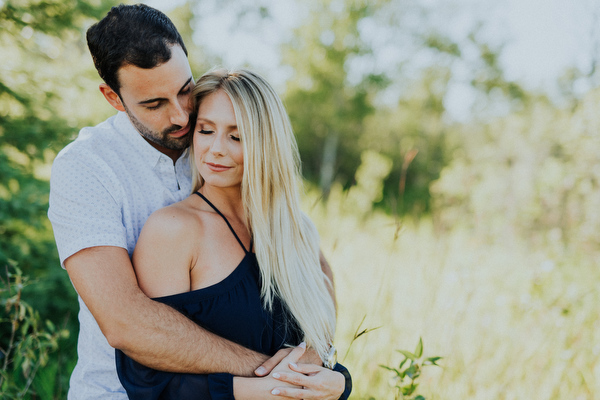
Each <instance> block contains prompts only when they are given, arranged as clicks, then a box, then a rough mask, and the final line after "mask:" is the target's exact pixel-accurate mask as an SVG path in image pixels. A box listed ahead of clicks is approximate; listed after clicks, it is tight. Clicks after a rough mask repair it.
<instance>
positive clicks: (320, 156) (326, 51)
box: [283, 1, 386, 196]
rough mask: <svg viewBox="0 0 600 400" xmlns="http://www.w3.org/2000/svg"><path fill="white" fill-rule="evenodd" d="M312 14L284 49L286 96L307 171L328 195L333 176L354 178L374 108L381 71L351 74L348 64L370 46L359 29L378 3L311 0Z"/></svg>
mask: <svg viewBox="0 0 600 400" xmlns="http://www.w3.org/2000/svg"><path fill="white" fill-rule="evenodd" d="M309 4H310V7H311V8H310V17H309V19H308V20H307V22H306V24H305V25H304V26H302V27H301V28H299V29H297V30H296V32H295V38H294V40H293V41H292V43H290V44H288V45H286V47H285V48H284V49H283V53H284V60H285V62H286V64H288V65H290V66H291V67H292V68H294V70H295V78H294V79H293V80H292V81H291V82H290V85H289V87H288V90H287V93H286V95H285V100H286V104H287V108H288V112H289V114H290V119H291V121H292V124H293V125H294V128H295V131H296V134H297V141H298V147H299V149H300V153H301V157H302V162H303V172H304V174H305V176H306V177H308V178H309V179H310V180H312V181H313V182H319V185H320V187H321V188H322V189H323V191H324V192H325V195H326V196H327V195H328V193H329V190H330V188H331V184H332V182H333V181H334V180H335V181H337V182H340V183H341V184H342V185H344V186H345V187H348V186H349V185H350V184H351V182H352V177H353V176H354V173H355V171H356V168H357V165H356V160H357V159H358V158H359V157H360V153H361V149H360V148H359V147H358V146H357V144H358V140H359V138H360V137H361V136H362V135H363V134H364V119H365V118H366V117H367V116H368V115H370V114H372V113H373V112H374V105H373V94H374V92H375V91H376V90H378V89H380V88H382V87H384V86H385V85H386V79H385V78H383V77H382V76H374V75H367V76H364V77H363V78H362V79H361V80H360V81H359V82H357V83H350V82H349V80H348V72H347V64H348V63H349V62H350V61H351V59H352V58H353V57H357V56H359V55H363V54H365V53H367V52H369V51H370V49H369V46H368V45H367V44H366V43H365V42H364V41H363V39H362V38H361V35H360V33H359V30H358V24H359V23H360V21H361V20H363V19H365V18H367V17H369V16H370V15H372V13H373V12H374V9H375V7H374V6H373V5H372V4H369V3H368V2H361V1H349V2H345V3H340V2H334V1H325V2H316V1H313V2H310V3H309Z"/></svg>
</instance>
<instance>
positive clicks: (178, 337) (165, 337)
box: [65, 246, 268, 376]
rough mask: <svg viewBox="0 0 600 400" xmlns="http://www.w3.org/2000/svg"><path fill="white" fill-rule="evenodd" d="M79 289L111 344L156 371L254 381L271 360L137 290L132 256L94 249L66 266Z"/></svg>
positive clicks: (115, 248) (123, 252) (82, 252)
mask: <svg viewBox="0 0 600 400" xmlns="http://www.w3.org/2000/svg"><path fill="white" fill-rule="evenodd" d="M65 267H66V268H67V271H68V273H69V277H70V278H71V281H72V282H73V285H74V286H75V289H76V290H77V292H78V293H79V295H80V296H81V298H82V299H83V301H84V302H85V304H86V305H87V307H88V308H89V310H90V312H91V313H92V315H93V316H94V318H95V319H96V322H97V323H98V325H99V326H100V329H101V330H102V333H103V334H104V336H106V339H107V340H108V343H109V344H110V345H111V346H112V347H114V348H118V349H120V350H122V351H123V352H125V353H126V354H127V355H129V356H130V357H131V358H133V359H134V360H136V361H138V362H140V363H141V364H144V365H147V366H149V367H151V368H154V369H157V370H163V371H170V372H189V373H215V372H228V373H231V374H235V375H240V376H252V374H253V371H254V369H255V368H256V367H258V366H259V365H260V364H261V363H262V362H263V361H265V360H266V359H267V358H268V357H266V356H264V355H262V354H259V353H256V352H253V351H251V350H248V349H245V348H243V347H241V346H239V345H237V344H235V343H232V342H230V341H227V340H225V339H223V338H220V337H218V336H216V335H214V334H212V333H210V332H208V331H206V330H205V329H203V328H201V327H199V326H198V325H196V324H195V323H193V322H192V321H191V320H190V319H188V318H187V317H185V316H184V315H183V314H181V313H179V312H178V311H177V310H175V309H173V308H171V307H169V306H167V305H164V304H162V303H159V302H156V301H154V300H151V299H149V298H148V297H147V296H146V295H145V294H144V293H143V292H142V291H141V290H140V288H139V287H138V284H137V279H136V276H135V273H134V272H133V267H132V266H131V261H130V259H129V255H128V254H127V251H126V250H125V249H122V248H119V247H109V246H106V247H92V248H88V249H84V250H81V251H80V252H78V253H76V254H75V255H73V256H71V257H69V258H68V259H67V260H66V261H65Z"/></svg>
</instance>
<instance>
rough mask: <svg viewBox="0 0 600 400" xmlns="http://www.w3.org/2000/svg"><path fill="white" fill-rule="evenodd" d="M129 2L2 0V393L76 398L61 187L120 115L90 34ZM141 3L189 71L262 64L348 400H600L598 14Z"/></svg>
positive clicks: (586, 8)
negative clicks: (325, 276) (312, 244)
mask: <svg viewBox="0 0 600 400" xmlns="http://www.w3.org/2000/svg"><path fill="white" fill-rule="evenodd" d="M114 4H116V3H115V2H110V1H106V0H70V1H68V2H67V1H62V0H46V1H44V2H39V1H31V0H21V1H16V0H12V1H7V0H4V1H2V0H0V139H1V140H0V149H1V150H2V151H1V152H0V237H1V238H2V239H1V243H0V267H1V268H0V269H1V271H0V272H1V276H2V285H3V289H2V292H0V299H1V300H2V307H0V309H1V310H2V311H0V338H1V339H0V348H1V349H2V354H1V355H0V367H1V368H2V369H1V370H0V371H1V374H0V398H18V396H19V395H20V394H22V395H23V397H25V398H36V399H62V398H65V396H66V390H67V388H68V377H69V375H70V372H71V369H72V368H73V366H74V363H75V360H76V349H75V344H76V337H77V329H78V328H77V318H76V313H77V303H76V295H75V293H74V290H73V289H72V287H71V284H70V282H69V280H68V277H67V275H66V273H65V272H64V271H63V270H62V269H61V268H60V265H59V261H58V256H57V254H56V249H55V246H54V241H53V235H52V230H51V227H50V226H49V222H48V221H47V218H46V210H47V203H48V190H49V188H48V179H49V176H50V165H51V163H52V161H53V159H54V157H55V156H56V154H57V152H58V151H59V150H60V149H61V148H62V147H64V146H65V145H66V144H67V143H68V142H69V141H70V140H72V139H73V138H74V137H75V136H76V135H77V132H78V130H79V129H80V128H81V127H83V126H87V125H94V124H97V123H99V122H101V121H102V120H104V119H105V118H106V117H108V116H110V115H112V114H113V113H114V110H113V109H112V108H111V107H110V106H109V105H108V104H107V103H106V101H105V100H104V98H103V97H102V96H101V94H100V93H99V91H98V90H97V87H98V84H99V83H100V79H99V78H98V76H97V73H96V71H95V70H94V68H93V64H92V62H91V58H90V56H89V53H88V51H87V48H86V44H85V39H84V38H85V30H86V29H87V27H89V26H90V25H91V24H92V23H93V22H94V21H97V20H98V19H99V18H101V17H102V16H103V15H104V14H105V13H106V12H107V11H108V9H109V8H110V6H111V5H114ZM147 4H150V5H152V6H154V7H157V8H159V9H161V10H163V11H164V12H165V13H167V14H168V15H169V17H171V18H172V20H173V21H174V22H175V24H176V25H177V27H178V28H179V30H180V32H181V34H182V36H183V38H184V41H185V42H186V45H187V47H188V51H189V59H190V64H191V65H192V70H193V72H194V74H195V76H196V77H198V76H200V75H201V74H202V73H203V72H204V71H206V70H208V69H209V68H211V67H213V66H216V65H220V66H226V67H242V66H243V67H248V68H251V69H254V70H256V71H258V72H259V73H261V74H262V75H264V76H265V77H266V78H267V79H268V80H269V81H270V82H272V83H273V85H274V86H275V87H276V89H277V91H278V92H279V94H280V96H281V97H282V98H283V100H284V102H285V104H286V107H287V109H288V112H289V114H290V118H291V120H292V124H293V126H294V129H295V133H296V136H297V140H298V145H299V148H300V151H301V156H302V160H303V174H304V177H305V193H306V194H305V197H304V205H305V210H306V211H307V212H308V213H309V215H310V216H311V217H312V218H313V220H314V221H315V223H316V224H317V226H318V228H319V232H320V234H321V240H322V247H323V251H324V253H325V254H326V256H327V258H328V260H329V262H330V264H331V265H332V268H333V270H334V273H335V283H336V292H337V297H338V331H337V336H336V344H337V347H338V349H339V353H340V354H339V358H340V360H341V361H342V362H343V363H344V364H345V365H346V366H347V367H348V368H349V369H350V371H351V372H352V374H353V376H354V391H353V395H352V398H355V399H370V398H373V399H392V398H403V397H402V396H404V398H405V399H415V398H417V396H418V395H422V396H424V397H425V398H426V399H428V400H430V399H536V400H537V399H541V400H544V399H563V398H568V399H597V398H599V397H600V333H598V332H600V322H599V319H598V315H600V295H599V292H598V289H597V288H598V283H599V282H600V268H599V267H600V239H599V236H598V233H599V232H600V190H599V189H600V162H599V161H600V156H599V154H600V71H598V62H599V61H600V2H598V1H597V0H578V1H561V0H521V1H518V0H501V1H491V0H479V1H477V0H454V1H451V0H438V1H434V0H422V1H417V0H371V1H366V0H362V1H360V0H324V1H317V0H307V1H301V0H296V1H294V0H195V1H185V0H172V1H166V0H155V1H148V2H147ZM26 280H29V282H28V283H29V284H28V285H23V282H24V281H26ZM9 287H10V290H9ZM21 287H24V288H23V289H22V293H20V292H19V290H20V288H21ZM19 293H20V295H19ZM13 320H14V321H16V322H15V323H14V324H13V322H12V321H13ZM46 321H48V322H46ZM13 328H14V329H13ZM420 339H422V343H423V348H422V352H421V350H420V346H418V343H419V340H420ZM396 350H402V351H405V352H404V353H402V352H398V351H396ZM406 351H408V352H409V353H407V352H406ZM411 353H415V354H411ZM413 355H414V356H415V357H414V358H415V362H414V364H413V365H414V367H413V368H412V369H409V367H410V361H409V362H407V363H404V364H402V365H400V363H401V361H402V360H403V359H404V358H405V357H406V356H408V357H409V358H410V357H413ZM431 357H442V358H441V359H440V360H438V361H437V364H439V365H440V366H435V365H427V364H428V363H427V362H426V360H427V359H428V358H431ZM382 366H383V367H382ZM385 367H387V368H385ZM390 369H391V370H390ZM394 370H395V371H394ZM398 375H401V376H402V377H403V378H402V379H400V378H398ZM411 377H412V378H414V382H413V380H412V379H411ZM411 383H414V384H419V386H418V387H417V388H416V389H415V390H413V391H412V392H411ZM409 392H410V393H409Z"/></svg>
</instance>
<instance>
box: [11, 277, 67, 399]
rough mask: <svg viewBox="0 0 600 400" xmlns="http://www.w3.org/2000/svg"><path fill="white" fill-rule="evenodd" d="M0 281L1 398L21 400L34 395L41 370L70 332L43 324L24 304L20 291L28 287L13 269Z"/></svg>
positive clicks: (30, 307)
mask: <svg viewBox="0 0 600 400" xmlns="http://www.w3.org/2000/svg"><path fill="white" fill-rule="evenodd" d="M2 275H3V276H2V277H1V278H0V282H1V284H2V286H1V287H0V307H1V309H2V310H3V314H2V317H1V318H0V332H1V333H2V335H1V337H2V339H1V340H0V398H1V399H21V398H25V397H27V398H30V396H32V395H35V392H34V391H33V390H31V387H32V383H33V381H34V378H35V377H36V374H37V373H38V371H39V370H40V368H41V367H45V366H46V365H47V364H48V361H49V360H50V358H49V355H50V353H51V352H54V351H56V350H57V349H58V345H59V341H60V340H61V339H65V338H68V336H69V331H68V330H66V329H61V328H57V327H56V326H55V324H53V323H52V322H51V321H50V320H46V321H45V323H44V322H43V321H42V319H41V318H40V315H39V312H37V311H36V310H34V308H33V307H32V306H31V305H30V304H28V303H27V302H25V300H24V299H23V291H24V289H25V288H26V287H27V286H29V285H30V284H31V283H30V282H29V280H28V278H27V277H25V276H23V274H22V272H21V270H20V269H19V268H16V267H12V266H11V267H9V266H6V267H5V270H4V271H3V274H2Z"/></svg>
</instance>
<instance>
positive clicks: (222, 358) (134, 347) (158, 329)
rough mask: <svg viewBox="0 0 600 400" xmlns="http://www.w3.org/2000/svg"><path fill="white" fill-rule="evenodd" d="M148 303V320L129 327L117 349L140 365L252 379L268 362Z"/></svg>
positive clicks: (260, 355)
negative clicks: (255, 372) (225, 373)
mask: <svg viewBox="0 0 600 400" xmlns="http://www.w3.org/2000/svg"><path fill="white" fill-rule="evenodd" d="M150 301H151V302H152V303H154V304H153V306H151V307H147V308H145V313H146V314H147V317H148V318H143V321H142V320H138V321H137V322H136V323H132V324H130V325H129V328H128V329H127V331H126V332H124V334H123V343H122V345H121V347H120V349H121V350H122V351H123V352H124V353H125V354H127V355H128V356H129V357H131V358H133V359H134V360H136V361H137V362H139V363H141V364H144V365H146V366H148V367H150V368H153V369H157V370H161V371H170V372H187V373H195V374H208V373H218V372H228V373H231V374H233V375H238V376H253V375H254V369H255V368H257V367H258V366H259V365H261V363H263V362H264V361H265V360H266V359H267V358H268V357H267V356H266V355H263V354H260V353H257V352H255V351H252V350H249V349H247V348H245V347H242V346H240V345H238V344H236V343H233V342H230V341H228V340H226V339H223V338H221V337H219V336H217V335H215V334H213V333H211V332H209V331H207V330H205V329H203V328H201V327H200V326H198V325H196V324H195V323H193V322H192V321H191V320H189V319H188V318H186V317H185V316H184V315H182V314H181V313H179V312H178V311H177V310H175V309H173V308H171V307H169V306H166V305H164V304H161V303H158V302H155V301H152V300H150ZM153 316H154V317H158V318H156V319H155V318H153ZM137 318H139V316H138V317H137ZM151 320H154V321H153V322H156V324H153V322H150V321H151Z"/></svg>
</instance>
